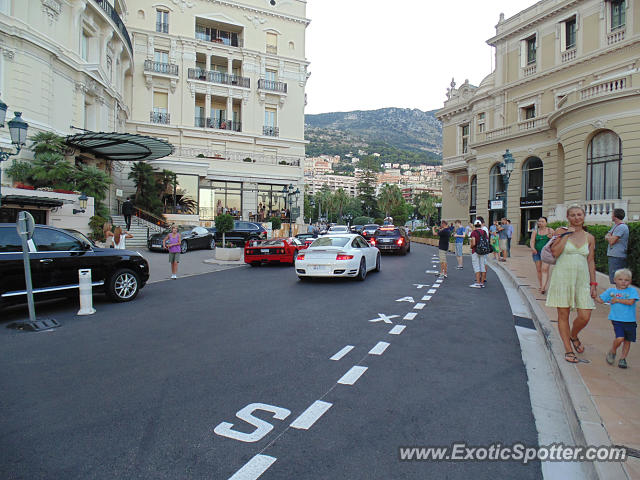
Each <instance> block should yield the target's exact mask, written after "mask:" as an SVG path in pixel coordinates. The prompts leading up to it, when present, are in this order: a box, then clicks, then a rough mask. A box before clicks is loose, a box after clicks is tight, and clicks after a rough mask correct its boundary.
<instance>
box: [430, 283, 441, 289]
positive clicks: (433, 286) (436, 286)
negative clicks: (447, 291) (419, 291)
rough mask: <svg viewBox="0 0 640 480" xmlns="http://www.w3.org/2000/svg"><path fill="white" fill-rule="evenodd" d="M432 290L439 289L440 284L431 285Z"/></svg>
mask: <svg viewBox="0 0 640 480" xmlns="http://www.w3.org/2000/svg"><path fill="white" fill-rule="evenodd" d="M431 287H432V288H440V284H439V283H434V284H433V285H431Z"/></svg>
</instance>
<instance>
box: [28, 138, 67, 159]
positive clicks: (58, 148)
mask: <svg viewBox="0 0 640 480" xmlns="http://www.w3.org/2000/svg"><path fill="white" fill-rule="evenodd" d="M29 140H31V141H32V142H33V145H32V146H31V148H32V149H33V151H34V152H35V156H36V157H38V155H41V154H43V153H60V154H61V153H62V152H63V150H64V149H65V144H64V137H61V136H59V135H56V134H55V133H52V132H38V133H36V134H35V135H33V136H32V137H31V138H30V139H29Z"/></svg>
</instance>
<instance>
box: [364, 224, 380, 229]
mask: <svg viewBox="0 0 640 480" xmlns="http://www.w3.org/2000/svg"><path fill="white" fill-rule="evenodd" d="M377 228H378V225H375V224H374V225H365V226H364V229H365V230H376V229H377Z"/></svg>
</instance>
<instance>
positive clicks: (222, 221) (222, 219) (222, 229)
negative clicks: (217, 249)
mask: <svg viewBox="0 0 640 480" xmlns="http://www.w3.org/2000/svg"><path fill="white" fill-rule="evenodd" d="M216 230H217V231H218V232H219V233H221V234H222V248H225V245H226V237H225V234H226V233H227V232H230V231H231V230H233V217H232V216H231V215H229V214H228V213H225V214H223V215H218V216H217V217H216Z"/></svg>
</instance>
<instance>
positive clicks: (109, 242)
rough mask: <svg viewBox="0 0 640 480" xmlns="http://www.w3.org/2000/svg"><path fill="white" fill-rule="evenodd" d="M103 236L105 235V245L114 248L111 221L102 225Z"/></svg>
mask: <svg viewBox="0 0 640 480" xmlns="http://www.w3.org/2000/svg"><path fill="white" fill-rule="evenodd" d="M102 236H103V237H104V247H105V248H113V225H111V222H105V223H104V224H103V225H102Z"/></svg>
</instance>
